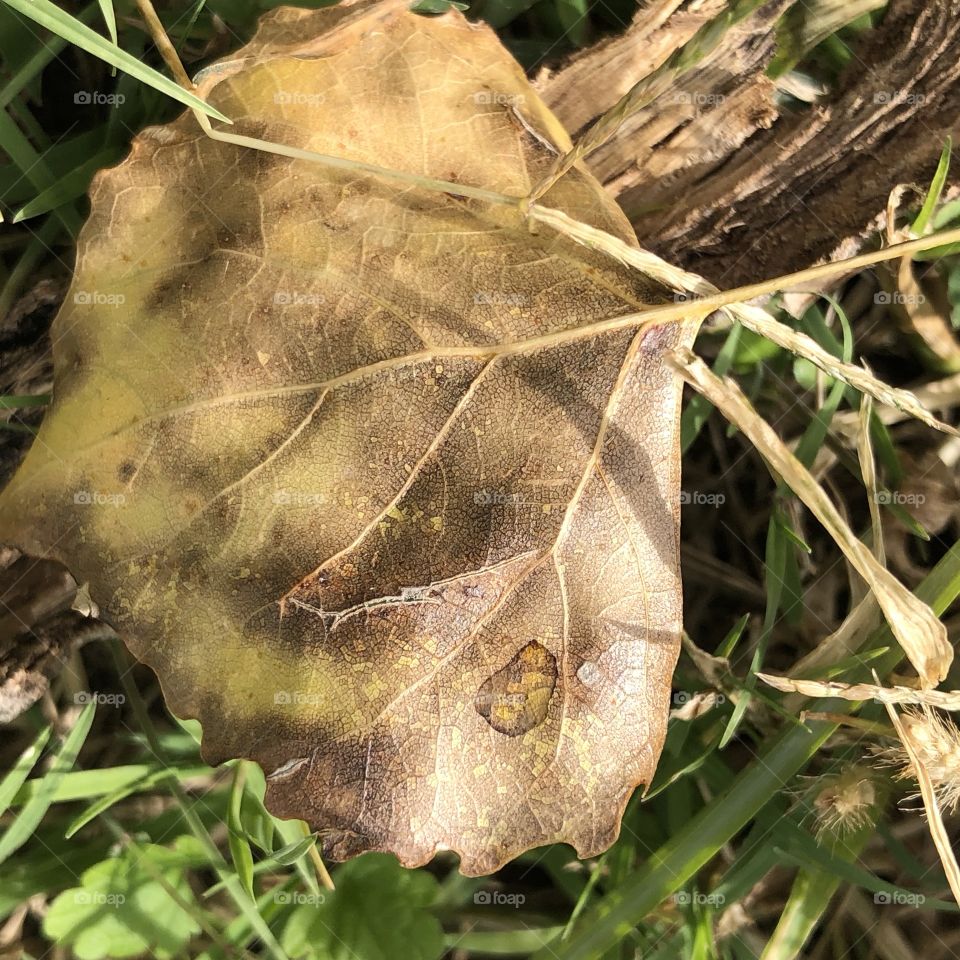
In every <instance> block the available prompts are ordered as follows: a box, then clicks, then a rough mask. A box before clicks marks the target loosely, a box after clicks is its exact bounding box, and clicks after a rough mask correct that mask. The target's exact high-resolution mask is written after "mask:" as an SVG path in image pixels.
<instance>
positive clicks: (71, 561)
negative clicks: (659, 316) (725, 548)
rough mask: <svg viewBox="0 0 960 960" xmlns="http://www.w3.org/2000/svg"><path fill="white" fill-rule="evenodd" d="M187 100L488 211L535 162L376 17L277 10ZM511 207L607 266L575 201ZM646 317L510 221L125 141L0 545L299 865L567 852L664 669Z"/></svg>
mask: <svg viewBox="0 0 960 960" xmlns="http://www.w3.org/2000/svg"><path fill="white" fill-rule="evenodd" d="M199 93H200V95H201V96H204V97H208V98H209V100H210V102H212V103H213V104H215V105H217V107H219V108H220V109H221V110H223V111H224V112H225V113H226V114H227V115H229V116H230V117H231V118H232V119H233V120H234V122H235V125H234V127H233V128H232V129H233V130H234V131H235V132H237V133H240V134H244V135H248V136H253V137H258V138H262V139H268V140H273V141H276V142H279V143H284V144H290V145H292V146H294V147H300V148H303V149H307V150H312V151H316V152H320V153H324V154H331V155H334V156H340V157H346V158H347V159H348V160H352V161H357V162H363V163H376V164H378V165H381V166H385V167H392V168H396V169H398V170H401V171H407V172H410V173H413V174H418V175H423V176H428V177H433V178H438V179H446V180H457V181H459V182H463V183H467V184H476V185H479V186H483V187H486V188H489V189H491V190H495V191H499V192H502V193H506V194H511V195H516V196H518V197H519V196H523V195H524V194H525V193H526V192H527V191H528V190H529V189H530V187H531V186H532V185H533V184H534V183H536V182H537V181H538V180H539V179H540V178H541V177H542V176H543V175H544V174H545V173H546V171H547V169H548V168H549V166H550V162H551V160H552V159H553V158H554V156H555V155H556V154H555V151H556V150H566V149H569V147H570V143H569V139H568V137H567V134H566V133H565V132H564V130H563V129H562V128H561V127H560V125H559V124H558V123H557V121H556V120H555V119H554V118H553V117H552V115H551V114H550V113H549V111H547V109H546V108H545V107H544V106H543V105H542V103H541V102H540V101H539V99H538V98H537V96H536V94H535V93H534V92H533V90H532V89H531V87H530V86H529V84H528V83H527V81H526V79H525V78H524V76H523V73H522V71H521V70H520V68H519V67H518V66H517V65H516V63H515V62H514V61H513V60H512V58H511V57H510V56H509V55H508V54H507V53H506V52H505V51H504V49H503V48H502V47H501V46H500V44H499V42H498V41H497V39H496V37H495V36H494V34H493V33H492V32H491V31H490V30H489V29H487V28H486V27H483V26H478V25H471V24H468V23H467V22H466V21H465V20H464V19H463V18H462V17H461V16H459V15H458V14H456V13H451V14H447V15H444V16H442V17H437V18H421V17H417V16H415V15H413V14H411V13H409V12H408V11H407V9H406V4H405V3H397V2H392V0H391V2H387V3H381V4H376V5H371V4H362V3H352V4H350V3H347V4H341V5H339V6H337V7H335V8H330V9H328V10H322V11H294V10H289V9H288V10H281V11H278V12H277V13H275V14H273V15H271V16H270V17H268V18H267V19H265V20H264V21H263V22H262V25H261V28H260V31H259V33H258V34H257V36H256V37H255V39H254V40H253V42H252V43H251V44H250V45H249V46H248V47H246V48H244V49H243V50H242V51H240V52H239V53H238V54H237V55H236V56H235V57H233V58H232V59H231V60H230V61H229V62H225V63H221V64H219V65H217V66H215V67H213V68H212V69H211V70H209V71H206V72H205V74H204V75H203V77H202V78H201V79H200V81H199ZM545 202H547V203H548V204H549V205H550V206H551V207H555V208H559V209H560V210H562V211H564V212H565V213H567V214H568V215H569V216H571V217H573V218H575V219H577V220H579V221H584V222H586V223H587V224H589V225H591V226H593V227H595V228H598V229H601V230H604V231H607V232H609V233H612V234H613V235H614V236H616V237H618V238H622V239H623V240H624V241H626V242H629V243H630V244H633V243H634V240H633V237H632V233H631V231H630V228H629V225H628V224H627V222H626V220H625V218H624V217H623V216H622V214H621V213H620V211H619V210H618V209H617V208H616V207H615V205H614V204H613V203H612V201H610V200H609V198H608V197H607V196H606V195H605V194H604V193H603V191H602V189H601V188H600V186H599V184H597V183H596V181H594V180H593V179H592V178H590V177H589V176H587V175H586V174H585V173H584V172H582V171H577V170H575V171H573V172H572V173H571V175H570V176H569V177H567V178H565V179H564V181H563V182H562V183H561V184H559V185H558V186H557V187H556V188H555V189H553V190H552V191H551V192H550V194H549V195H548V197H547V198H546V201H545ZM661 299H664V297H663V293H662V290H661V289H660V288H658V287H657V286H656V285H655V284H653V283H652V282H651V281H647V280H645V279H644V278H642V277H641V276H640V275H639V274H637V273H636V272H635V271H632V270H630V269H628V268H627V267H625V266H622V265H620V264H618V263H616V262H614V261H612V260H610V259H608V258H607V257H606V256H605V255H604V254H602V253H598V252H596V251H593V250H589V249H587V248H585V247H583V246H580V245H578V244H577V243H575V242H573V241H572V240H570V239H566V238H564V237H562V236H558V235H557V234H555V233H554V232H553V231H552V230H547V229H541V230H540V232H539V233H531V231H530V229H529V227H528V226H527V224H526V223H524V222H523V221H522V220H521V218H520V215H519V213H518V211H516V210H514V209H513V208H511V207H509V206H491V205H488V204H483V203H479V202H476V201H471V200H465V199H463V198H459V197H453V196H449V195H446V194H442V193H429V192H425V191H422V190H419V189H417V188H415V187H412V186H411V187H398V186H397V184H396V183H395V182H387V181H385V180H382V179H378V178H376V177H372V176H369V175H367V174H363V173H358V172H357V171H351V170H345V169H333V168H331V167H325V166H323V165H319V164H312V163H308V162H304V161H302V160H295V159H290V158H287V157H278V156H275V155H266V154H263V153H258V152H255V151H253V150H246V149H243V148H242V147H238V146H236V145H233V144H224V143H217V142H213V141H211V140H208V139H206V138H204V137H203V135H202V134H201V133H200V132H199V131H198V130H197V128H196V126H195V123H194V120H193V118H192V117H190V116H187V117H184V118H182V119H181V120H179V121H177V122H176V123H173V124H171V125H169V126H166V127H162V128H153V129H151V130H148V131H146V132H145V133H143V134H142V135H140V136H139V137H137V138H136V140H135V142H134V145H133V150H132V155H131V157H130V158H129V159H128V160H127V161H126V162H124V163H123V164H121V165H120V166H119V167H117V168H115V169H113V170H109V171H106V172H105V173H103V174H101V175H100V176H99V177H98V179H97V181H96V184H95V187H94V190H93V202H92V213H91V217H90V221H89V222H88V224H87V226H86V227H85V229H84V232H83V234H82V237H81V240H80V245H79V253H78V269H77V274H76V277H75V279H74V282H73V286H72V288H71V291H70V293H69V295H68V299H67V304H66V306H65V308H64V309H63V311H62V312H61V313H60V315H59V317H58V318H57V320H56V323H55V326H54V330H53V337H54V342H55V365H56V369H55V398H54V403H53V406H52V408H51V410H50V412H49V414H48V416H47V418H46V420H45V421H44V424H43V428H42V431H41V433H40V435H39V436H38V438H37V441H36V443H35V444H34V446H33V447H32V449H31V451H30V453H29V455H28V456H27V459H26V461H25V463H24V465H23V467H22V468H21V470H20V472H19V473H18V474H17V475H16V477H15V478H14V480H13V481H12V483H11V485H10V486H9V488H8V489H7V490H6V491H5V493H4V495H3V497H2V499H0V524H2V526H0V530H2V534H3V536H2V539H4V540H9V541H10V542H12V543H14V544H17V545H19V546H20V547H22V548H24V549H25V550H26V551H28V552H29V553H30V554H32V555H35V556H43V557H53V558H59V559H62V560H63V561H64V562H65V563H66V565H67V566H68V567H69V569H70V570H71V572H72V573H73V574H74V576H76V577H77V579H78V580H80V581H84V580H88V581H89V582H90V585H91V595H92V597H93V598H94V600H95V601H96V602H97V603H98V604H99V606H100V608H101V612H102V616H103V617H104V618H105V619H107V620H108V621H110V622H111V623H113V624H114V625H115V626H116V627H117V628H118V630H119V631H120V633H121V634H122V636H123V637H124V639H125V640H126V642H127V643H128V645H129V646H130V647H131V649H132V650H133V651H134V652H135V653H136V654H137V655H138V656H139V657H140V658H141V659H142V660H143V661H144V662H146V663H148V664H150V665H151V666H152V667H153V668H154V669H155V670H156V671H157V673H158V675H159V677H160V680H161V683H162V685H163V689H164V693H165V696H166V698H167V701H168V703H169V704H170V706H171V708H172V709H173V710H174V711H175V712H177V713H178V714H180V715H181V716H194V717H199V718H200V720H201V721H202V722H203V727H204V753H205V756H206V757H207V758H208V759H209V760H211V761H213V762H216V761H219V760H222V759H224V758H226V757H233V756H245V757H251V758H253V759H256V760H258V761H259V762H260V763H261V764H262V765H263V766H264V768H265V770H266V771H267V774H268V781H269V789H268V794H267V803H268V805H269V807H270V808H271V809H272V810H273V811H274V812H275V813H277V814H278V815H280V816H284V817H302V818H304V819H306V820H308V821H309V822H310V824H311V826H312V827H315V828H317V829H318V830H319V831H320V832H321V837H322V840H323V846H324V850H325V852H326V853H327V854H328V855H330V856H332V857H334V858H343V857H346V856H351V855H354V854H357V853H360V852H362V851H364V850H371V849H379V850H392V851H395V852H396V853H397V854H398V855H399V857H400V858H401V860H402V861H403V862H404V863H405V864H408V865H414V864H420V863H423V862H424V861H426V860H428V859H429V858H430V857H431V856H432V855H433V854H434V853H435V852H436V851H437V850H442V849H448V848H449V849H453V850H456V851H457V852H458V853H459V854H460V855H461V857H462V867H461V868H462V869H463V871H464V872H465V873H468V874H479V873H484V872H487V871H492V870H494V869H496V868H497V867H499V866H500V865H501V864H502V863H504V862H505V861H506V860H508V859H509V858H511V857H513V856H515V855H516V854H518V853H520V852H521V851H523V850H525V849H527V848H529V847H533V846H537V845H540V844H545V843H550V842H556V841H565V842H569V843H571V844H573V845H574V847H575V848H576V849H577V851H578V852H579V854H580V855H581V856H588V855H593V854H596V853H599V852H600V851H602V850H603V849H604V848H606V847H607V846H608V845H609V844H610V843H611V842H612V841H613V840H614V839H615V837H616V835H617V832H618V830H619V821H620V816H621V813H622V811H623V807H624V805H625V803H626V801H627V799H628V797H629V796H630V793H631V791H632V790H633V788H634V787H635V786H636V785H637V784H640V783H649V782H650V779H651V777H652V775H653V772H654V769H655V767H656V763H657V758H658V756H659V753H660V749H661V746H662V742H663V738H664V734H665V728H666V721H667V714H668V709H669V688H670V677H671V674H672V671H673V667H674V663H675V661H676V657H677V653H678V648H679V632H680V583H679V576H678V533H677V527H678V506H679V505H678V499H679V496H678V494H679V487H678V484H679V457H678V449H677V446H678V445H677V439H678V406H679V397H680V386H679V380H678V378H677V377H676V376H675V375H674V373H673V372H672V371H671V370H670V369H669V368H668V367H667V365H666V364H665V363H664V360H663V357H664V354H665V352H666V351H667V350H670V349H673V348H676V347H677V346H681V345H683V344H686V343H688V342H689V341H690V339H691V337H692V335H693V332H694V328H695V323H694V322H692V321H683V322H678V321H677V320H675V319H673V320H670V321H668V322H665V321H662V320H661V321H657V322H648V321H646V320H645V317H644V315H643V312H642V311H644V309H645V308H646V307H647V305H648V304H650V303H652V302H657V301H659V300H661ZM623 316H630V317H632V319H631V320H630V322H628V323H626V324H618V325H617V326H616V328H615V329H609V330H597V329H592V330H589V331H582V330H581V329H580V328H583V327H585V326H586V325H588V324H591V323H594V324H595V323H596V322H598V321H602V320H606V319H609V318H616V317H623Z"/></svg>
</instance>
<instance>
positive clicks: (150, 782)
mask: <svg viewBox="0 0 960 960" xmlns="http://www.w3.org/2000/svg"><path fill="white" fill-rule="evenodd" d="M105 772H108V771H105ZM173 776H176V771H175V770H157V771H155V772H154V773H152V774H149V775H148V776H146V777H141V778H140V779H139V780H135V781H134V782H133V783H128V784H125V785H124V786H122V787H118V788H117V789H116V790H112V791H110V793H108V794H107V795H106V796H104V797H101V798H100V799H99V800H96V801H95V802H94V803H91V804H90V806H88V807H87V808H86V810H84V811H83V813H81V814H80V815H79V816H78V817H77V818H76V819H74V820H73V821H72V822H71V823H70V826H69V827H67V830H66V833H65V834H64V836H65V837H66V839H67V840H69V839H70V838H71V837H72V836H73V835H74V834H75V833H76V832H77V831H78V830H79V829H81V828H82V827H85V826H86V825H87V824H88V823H89V822H90V821H91V820H93V819H94V818H96V817H98V816H100V814H101V813H103V812H104V811H106V810H109V809H110V808H111V807H112V806H113V805H114V804H115V803H119V802H120V801H121V800H125V799H126V798H127V797H129V796H130V795H131V794H134V793H141V792H143V791H144V790H149V789H150V787H152V786H155V785H156V784H157V783H160V782H162V781H163V780H166V778H167V777H173Z"/></svg>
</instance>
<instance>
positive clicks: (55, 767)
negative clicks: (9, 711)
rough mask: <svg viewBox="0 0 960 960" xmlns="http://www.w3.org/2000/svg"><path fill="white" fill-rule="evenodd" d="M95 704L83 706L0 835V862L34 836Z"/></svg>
mask: <svg viewBox="0 0 960 960" xmlns="http://www.w3.org/2000/svg"><path fill="white" fill-rule="evenodd" d="M96 706H97V705H96V703H88V704H87V705H86V706H85V707H84V708H83V711H82V712H81V713H80V716H78V717H77V722H76V723H75V724H74V725H73V729H72V730H71V731H70V733H68V734H67V736H66V738H65V739H64V741H63V743H62V744H61V745H60V748H59V749H58V750H57V752H56V754H55V755H54V759H53V763H52V764H51V765H50V769H49V770H48V771H47V773H46V774H45V775H44V777H43V779H42V780H41V782H40V787H39V789H38V790H37V793H36V794H35V795H34V796H33V797H32V798H31V800H30V802H29V803H27V804H25V806H24V807H23V809H22V810H21V811H20V812H19V813H18V814H17V816H16V818H15V819H14V821H13V823H11V824H10V826H9V827H8V828H7V832H6V833H5V834H4V835H3V837H0V863H3V861H4V860H6V859H7V857H9V856H10V854H12V853H14V852H15V851H17V850H19V849H20V847H22V846H23V845H24V844H25V843H26V842H27V841H28V840H29V839H30V837H32V836H33V832H34V831H35V830H36V829H37V827H38V826H39V824H40V821H41V820H42V819H43V817H44V814H45V813H46V812H47V810H48V809H49V807H50V804H51V803H53V797H54V794H55V793H56V789H57V784H58V782H59V780H60V778H61V777H62V776H63V775H64V774H65V773H66V772H67V771H68V770H69V769H70V768H71V767H72V766H73V764H74V762H75V761H76V759H77V754H78V753H79V752H80V748H81V747H82V746H83V744H84V741H85V740H86V739H87V734H88V733H89V732H90V726H91V724H92V723H93V714H94V711H95V710H96Z"/></svg>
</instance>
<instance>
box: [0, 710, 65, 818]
mask: <svg viewBox="0 0 960 960" xmlns="http://www.w3.org/2000/svg"><path fill="white" fill-rule="evenodd" d="M52 731H53V727H50V726H47V727H44V728H43V729H42V730H41V731H40V732H39V733H38V734H37V737H36V739H35V740H34V741H33V743H31V744H30V746H29V747H27V749H26V750H24V751H23V753H21V754H20V756H19V757H18V758H17V762H16V763H15V764H14V765H13V767H12V768H11V769H10V771H9V772H8V773H7V775H6V776H5V777H4V778H3V780H0V816H3V814H4V813H6V812H7V809H8V808H9V806H10V804H11V803H13V798H14V797H15V796H16V795H17V791H18V790H19V789H20V788H21V787H22V786H23V784H24V781H25V780H26V779H27V777H28V776H30V771H31V770H32V769H33V766H34V764H35V763H36V762H37V759H38V758H39V756H40V754H41V753H43V748H44V747H45V746H46V745H47V741H48V740H49V739H50V734H51V733H52Z"/></svg>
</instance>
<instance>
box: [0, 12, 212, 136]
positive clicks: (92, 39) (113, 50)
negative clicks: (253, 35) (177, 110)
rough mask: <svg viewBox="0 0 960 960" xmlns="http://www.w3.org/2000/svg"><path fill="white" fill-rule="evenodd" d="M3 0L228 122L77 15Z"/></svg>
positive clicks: (121, 67)
mask: <svg viewBox="0 0 960 960" xmlns="http://www.w3.org/2000/svg"><path fill="white" fill-rule="evenodd" d="M4 2H5V3H7V4H8V5H9V6H11V7H12V8H13V9H14V10H16V11H17V13H19V14H21V15H23V16H24V17H27V18H28V19H29V20H33V21H34V22H35V23H38V24H40V26H41V27H45V28H46V29H47V30H49V31H50V32H51V33H54V34H56V35H57V36H58V37H62V38H63V39H64V40H67V41H69V42H70V43H72V44H75V45H76V46H78V47H80V48H81V49H82V50H86V51H87V53H90V54H92V55H93V56H95V57H99V58H100V59H101V60H104V61H106V62H107V63H109V64H110V65H111V66H114V67H116V68H117V69H118V70H123V72H124V73H129V74H130V76H131V77H135V78H136V79H137V80H140V81H141V82H142V83H145V84H147V85H148V86H150V87H153V88H154V90H159V91H160V92H161V93H165V94H166V95H167V96H168V97H172V98H173V99H174V100H179V101H180V103H182V104H184V105H185V106H188V107H190V108H192V109H194V110H200V111H202V112H203V113H205V114H207V116H209V117H213V118H214V119H216V120H222V121H223V122H224V123H230V122H231V121H230V119H229V118H228V117H225V116H224V115H223V114H222V113H221V112H220V111H219V110H217V109H216V108H215V107H211V106H210V104H208V103H204V101H203V100H201V99H200V98H199V97H197V96H194V95H193V94H192V93H190V92H188V91H187V90H184V89H183V88H182V87H180V86H179V85H178V84H176V83H174V82H173V80H171V79H170V78H169V77H165V76H164V75H163V74H162V73H159V72H158V71H157V70H154V69H153V68H152V67H148V66H147V65H146V64H145V63H141V62H140V61H139V60H137V59H136V58H135V57H132V56H130V54H129V53H127V52H126V51H125V50H121V49H120V48H119V47H117V46H115V45H114V44H112V43H110V42H109V41H108V40H105V39H104V38H103V37H101V36H100V34H99V33H97V32H96V31H94V30H91V29H90V28H89V27H88V26H87V25H86V24H84V23H81V22H80V21H79V20H77V18H76V17H71V16H70V14H69V13H67V12H66V11H64V10H61V9H60V8H59V7H57V6H56V5H55V4H53V3H51V2H50V0H4Z"/></svg>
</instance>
